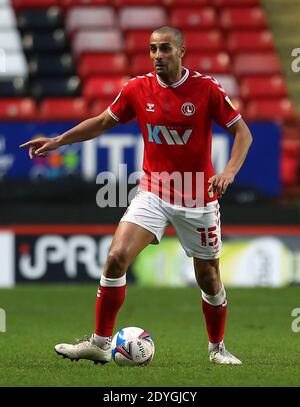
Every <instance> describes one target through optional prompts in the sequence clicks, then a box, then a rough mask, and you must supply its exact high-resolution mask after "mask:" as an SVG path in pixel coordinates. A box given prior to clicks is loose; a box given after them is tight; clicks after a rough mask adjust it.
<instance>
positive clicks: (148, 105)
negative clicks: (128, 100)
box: [146, 103, 154, 112]
mask: <svg viewBox="0 0 300 407" xmlns="http://www.w3.org/2000/svg"><path fill="white" fill-rule="evenodd" d="M146 112H154V103H147V109H146Z"/></svg>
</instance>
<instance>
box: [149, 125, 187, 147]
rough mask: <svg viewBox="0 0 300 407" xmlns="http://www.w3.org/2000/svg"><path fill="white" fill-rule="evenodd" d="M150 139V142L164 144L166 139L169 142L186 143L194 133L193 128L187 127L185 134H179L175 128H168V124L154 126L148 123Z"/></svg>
mask: <svg viewBox="0 0 300 407" xmlns="http://www.w3.org/2000/svg"><path fill="white" fill-rule="evenodd" d="M147 129H148V141H149V142H150V143H156V144H162V140H165V141H166V143H167V144H186V143H187V142H188V140H189V138H190V135H191V134H192V131H193V129H186V130H185V131H184V133H183V134H178V131H177V130H175V129H168V127H166V126H154V127H152V126H151V124H150V123H147Z"/></svg>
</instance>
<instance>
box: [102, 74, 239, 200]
mask: <svg viewBox="0 0 300 407" xmlns="http://www.w3.org/2000/svg"><path fill="white" fill-rule="evenodd" d="M108 112H109V114H110V115H111V116H112V117H113V118H114V119H115V120H116V121H119V122H121V123H124V122H127V121H129V120H131V119H133V118H134V117H135V116H136V117H137V120H138V122H139V125H140V128H141V132H142V134H143V138H144V145H145V147H144V160H143V171H144V175H143V177H142V178H141V180H140V186H141V188H142V189H145V190H148V191H151V192H153V193H155V194H156V195H158V196H159V197H160V198H162V199H163V200H165V201H167V202H170V203H173V204H178V205H181V206H187V207H195V206H204V205H205V204H206V203H208V202H210V201H213V200H216V199H217V198H216V194H210V195H209V194H208V187H209V184H208V180H209V178H210V177H211V176H213V175H214V169H213V165H212V161H211V145H212V130H211V128H212V121H213V120H214V121H216V122H217V123H218V124H219V125H221V126H222V127H224V128H226V127H230V126H231V125H232V124H233V123H235V122H236V121H237V120H239V119H240V118H241V115H240V113H239V112H238V110H237V109H235V108H234V107H233V105H232V104H231V102H230V99H229V97H228V96H227V94H226V92H225V90H224V89H223V88H222V86H221V85H220V83H219V82H218V81H217V80H216V79H214V78H212V77H211V76H208V75H203V74H200V73H199V72H196V71H192V72H190V71H189V70H188V69H186V68H185V73H184V75H183V77H182V78H181V79H180V80H179V81H178V82H176V83H173V84H172V85H166V84H165V83H163V82H162V81H161V79H160V78H159V76H158V75H156V72H155V71H153V72H150V73H148V74H146V75H143V76H138V77H136V78H133V79H131V80H130V81H129V82H128V83H127V84H126V85H125V86H124V87H123V88H122V90H121V91H120V93H119V95H118V96H117V97H116V99H115V101H114V102H113V103H112V104H111V105H110V107H109V108H108Z"/></svg>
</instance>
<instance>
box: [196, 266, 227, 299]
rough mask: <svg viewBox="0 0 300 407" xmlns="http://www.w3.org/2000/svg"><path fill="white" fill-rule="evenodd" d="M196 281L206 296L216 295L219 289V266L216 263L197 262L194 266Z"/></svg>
mask: <svg viewBox="0 0 300 407" xmlns="http://www.w3.org/2000/svg"><path fill="white" fill-rule="evenodd" d="M195 273H196V280H197V283H198V285H199V286H200V288H201V289H202V290H203V291H204V292H206V293H207V294H212V295H214V294H216V293H217V292H218V291H219V290H220V288H221V280H220V273H219V264H218V262H217V261H213V260H212V261H209V260H207V261H205V260H202V261H198V262H196V264H195Z"/></svg>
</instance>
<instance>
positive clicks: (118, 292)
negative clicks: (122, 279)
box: [95, 285, 126, 336]
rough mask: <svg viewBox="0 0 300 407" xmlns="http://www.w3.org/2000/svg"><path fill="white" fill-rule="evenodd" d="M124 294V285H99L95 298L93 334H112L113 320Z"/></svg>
mask: <svg viewBox="0 0 300 407" xmlns="http://www.w3.org/2000/svg"><path fill="white" fill-rule="evenodd" d="M125 295H126V285H122V286H121V287H103V286H102V285H100V286H99V289H98V294H97V300H96V327H95V334H96V335H99V336H112V334H113V330H114V326H115V320H116V317H117V314H118V311H119V309H120V308H121V306H122V304H123V302H124V300H125Z"/></svg>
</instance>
